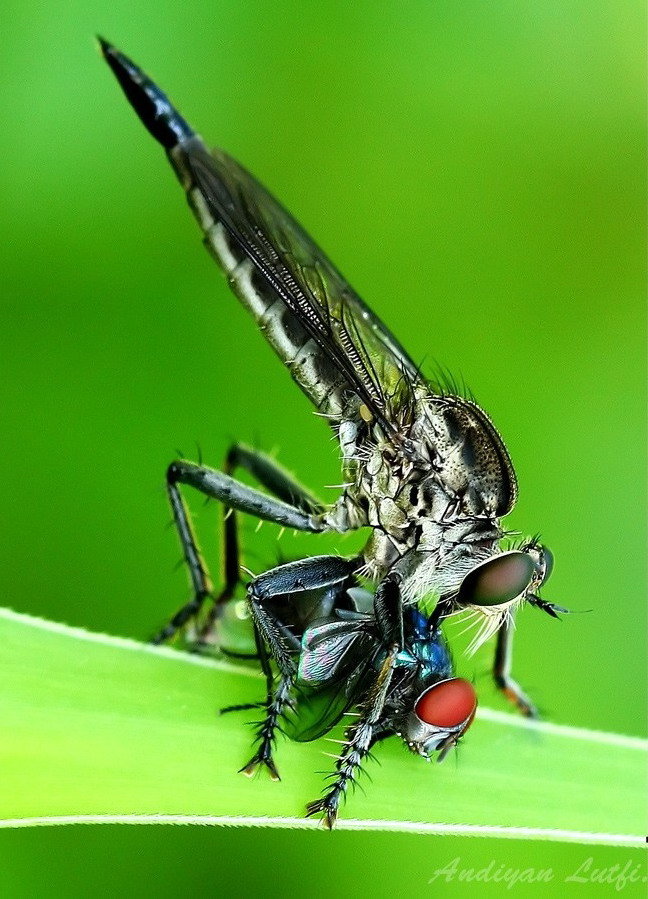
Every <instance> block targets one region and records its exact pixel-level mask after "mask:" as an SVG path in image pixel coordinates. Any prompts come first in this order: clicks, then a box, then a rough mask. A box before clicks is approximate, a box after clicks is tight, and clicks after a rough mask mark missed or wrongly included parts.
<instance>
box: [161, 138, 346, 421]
mask: <svg viewBox="0 0 648 899" xmlns="http://www.w3.org/2000/svg"><path fill="white" fill-rule="evenodd" d="M192 152H198V153H200V154H201V155H202V154H205V153H206V152H207V151H206V149H205V147H204V145H203V144H202V141H201V140H200V138H198V137H192V138H191V139H190V140H188V141H183V142H182V143H181V144H178V145H177V146H176V147H175V148H173V149H172V150H170V151H169V159H170V161H171V164H172V165H173V167H174V169H175V171H176V173H177V175H178V178H179V179H180V182H181V183H182V185H183V187H184V189H185V191H186V193H187V199H188V201H189V205H190V207H191V209H192V210H193V212H194V215H195V216H196V218H197V219H198V222H199V224H200V227H201V228H202V230H203V232H204V235H205V238H204V242H205V245H206V247H207V249H208V250H209V251H210V253H211V254H212V255H213V256H214V258H215V259H216V261H217V262H218V264H219V265H220V266H221V268H222V269H223V270H224V272H225V274H226V275H227V278H228V280H229V283H230V285H231V287H232V289H233V291H234V292H235V293H236V295H237V296H238V298H239V299H240V300H241V302H242V303H243V305H244V306H245V307H246V308H247V309H248V310H249V311H250V312H251V313H252V315H253V316H254V319H255V321H256V322H257V324H258V326H259V329H260V330H261V332H262V333H263V335H264V336H265V338H266V340H267V341H268V343H269V344H270V345H271V346H272V347H273V349H274V350H275V352H276V353H277V355H278V356H279V358H280V359H282V361H283V362H284V363H285V364H286V365H287V366H288V367H289V368H290V371H291V374H292V377H293V378H294V380H295V381H296V382H297V384H298V385H299V386H300V387H301V389H302V390H303V391H304V393H305V394H306V395H307V396H308V397H310V399H311V400H312V401H313V402H314V403H315V405H316V406H317V407H318V409H320V410H321V411H322V412H325V413H327V414H331V415H339V414H341V412H342V409H343V404H344V395H343V386H344V383H345V379H344V377H343V376H341V375H340V373H339V372H338V371H337V369H336V368H335V366H334V364H333V363H332V362H331V361H330V360H329V359H328V357H327V356H326V354H325V353H324V351H323V350H322V349H321V347H320V346H318V344H317V343H316V342H315V340H314V339H313V338H312V337H310V336H309V334H308V332H307V331H306V328H305V327H304V325H303V324H302V323H301V322H300V321H299V319H298V318H297V316H296V315H295V313H294V312H292V310H290V309H289V308H288V306H287V305H286V303H285V302H284V300H282V298H281V297H280V296H278V294H277V293H276V291H275V290H274V289H273V287H272V286H271V285H269V284H268V283H267V282H266V281H265V279H264V276H263V274H262V273H261V272H259V271H258V269H257V268H256V267H255V266H254V264H253V263H252V261H251V260H250V259H249V257H248V256H247V255H246V254H245V252H244V251H243V250H242V249H241V248H240V247H238V246H237V244H236V242H235V241H234V240H233V239H232V238H231V236H230V235H229V233H228V232H227V230H226V228H225V227H224V225H223V223H222V222H220V221H218V219H216V218H215V217H214V215H213V214H212V210H211V209H210V206H209V203H208V201H207V199H206V198H205V196H204V195H203V194H202V192H201V190H200V188H199V187H198V186H197V184H196V183H195V180H194V179H193V177H192V174H191V166H190V158H191V153H192Z"/></svg>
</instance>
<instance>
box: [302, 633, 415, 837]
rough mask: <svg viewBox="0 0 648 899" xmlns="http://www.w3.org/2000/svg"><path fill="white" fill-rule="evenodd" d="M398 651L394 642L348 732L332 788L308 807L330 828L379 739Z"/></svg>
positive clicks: (307, 811) (307, 815) (309, 815)
mask: <svg viewBox="0 0 648 899" xmlns="http://www.w3.org/2000/svg"><path fill="white" fill-rule="evenodd" d="M399 652H400V647H399V646H398V644H396V643H394V644H393V646H391V647H390V649H389V652H388V653H387V657H386V658H385V661H384V662H383V664H382V667H381V669H380V672H379V674H378V678H377V679H376V682H375V685H374V688H373V689H372V691H371V693H370V694H369V698H368V700H367V702H366V703H364V712H363V713H362V714H361V717H360V719H359V720H358V721H357V723H356V724H353V725H351V727H350V728H349V729H348V730H347V732H346V739H345V743H344V746H343V748H342V751H341V752H340V755H339V756H338V757H337V762H336V765H335V769H336V773H335V775H331V776H334V778H335V780H334V783H333V786H332V787H331V788H330V789H329V790H327V792H326V793H325V795H324V796H323V797H322V798H321V799H317V800H315V802H310V803H309V804H308V805H307V806H306V817H311V815H318V814H323V815H324V822H325V824H326V826H327V827H328V828H329V829H330V828H332V827H333V825H334V824H335V819H336V818H337V813H338V808H339V806H340V803H341V802H342V800H343V799H344V797H345V796H346V792H347V790H348V788H349V786H350V785H354V784H355V781H356V779H357V777H358V774H359V773H360V770H361V767H362V763H363V761H364V760H365V758H366V757H367V756H368V755H369V752H370V750H371V747H372V746H373V744H374V743H375V742H376V740H377V739H378V737H379V728H380V719H381V716H382V712H383V708H384V705H385V700H386V698H387V693H388V691H389V687H390V684H391V680H392V675H393V672H394V668H395V666H396V659H397V656H398V653H399Z"/></svg>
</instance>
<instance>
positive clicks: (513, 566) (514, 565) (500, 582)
mask: <svg viewBox="0 0 648 899" xmlns="http://www.w3.org/2000/svg"><path fill="white" fill-rule="evenodd" d="M534 575H535V565H534V563H533V559H532V558H531V556H529V555H528V553H524V552H519V551H513V552H508V553H502V555H501V556H495V558H493V559H489V560H488V561H487V562H483V563H482V564H481V565H478V566H477V567H476V568H473V570H472V571H469V572H468V574H467V575H466V577H465V578H464V579H463V581H462V583H461V587H459V593H458V595H457V600H458V602H459V603H461V604H462V605H474V606H498V605H501V604H502V603H507V602H511V601H512V600H514V599H516V598H517V597H518V596H521V594H522V593H524V591H525V590H526V589H527V588H528V587H529V585H530V584H531V581H532V580H533V578H534Z"/></svg>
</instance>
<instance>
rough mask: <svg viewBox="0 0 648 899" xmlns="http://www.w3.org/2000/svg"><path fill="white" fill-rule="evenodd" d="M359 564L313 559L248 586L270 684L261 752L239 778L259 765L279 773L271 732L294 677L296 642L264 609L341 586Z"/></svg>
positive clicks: (261, 729) (282, 568)
mask: <svg viewBox="0 0 648 899" xmlns="http://www.w3.org/2000/svg"><path fill="white" fill-rule="evenodd" d="M358 565H359V560H357V559H342V558H340V557H339V556H315V557H313V558H311V559H302V560H300V561H298V562H289V563H287V564H286V565H279V566H278V567H277V568H273V569H271V570H270V571H267V572H265V573H264V574H262V575H259V577H257V578H255V579H254V580H253V581H251V582H250V584H249V585H248V605H249V607H250V612H251V614H252V620H253V622H254V628H255V634H256V636H257V646H258V649H259V655H260V657H261V660H262V664H263V660H264V657H265V662H266V666H267V667H264V671H265V674H266V680H267V685H268V694H267V701H266V715H265V719H264V721H262V722H261V724H260V726H259V730H258V733H257V740H258V742H259V748H258V750H257V751H256V752H255V754H254V755H253V756H252V758H251V759H250V761H249V762H248V763H247V765H245V766H244V767H243V768H241V771H242V773H243V774H246V775H248V776H251V775H252V774H254V772H255V771H256V769H257V768H258V766H259V765H265V767H266V768H268V770H269V771H270V774H271V776H272V778H273V779H274V780H278V779H279V773H278V771H277V768H276V766H275V764H274V761H273V760H272V746H273V743H274V740H275V731H276V729H277V726H278V724H279V720H280V719H281V716H282V715H283V713H284V711H285V709H286V707H287V706H288V705H289V704H290V694H291V691H292V687H293V684H294V682H295V679H296V677H297V666H296V664H295V655H296V654H297V653H298V652H299V646H300V644H299V641H298V640H297V638H296V637H295V636H293V635H292V634H291V633H290V631H289V630H288V629H287V628H286V627H284V626H283V625H282V624H281V622H280V621H279V620H278V619H277V617H276V616H275V615H274V614H273V612H272V611H271V610H270V609H269V608H268V605H267V603H268V601H269V600H272V598H273V597H276V596H285V595H290V596H293V595H295V594H299V593H302V592H305V591H309V590H318V589H326V588H327V587H334V586H335V585H336V584H342V583H344V581H346V580H347V578H349V577H350V575H351V574H352V573H353V571H354V570H355V569H356V568H357V567H358ZM266 647H267V651H268V653H269V655H270V656H271V657H272V659H274V661H275V663H276V665H277V668H278V669H279V681H278V684H277V686H276V688H274V685H273V679H272V675H271V673H270V666H269V664H268V660H267V655H266Z"/></svg>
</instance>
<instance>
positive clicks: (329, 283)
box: [183, 140, 419, 430]
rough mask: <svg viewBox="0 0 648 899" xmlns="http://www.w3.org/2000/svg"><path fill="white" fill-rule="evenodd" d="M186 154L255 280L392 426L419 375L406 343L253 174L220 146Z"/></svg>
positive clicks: (191, 145)
mask: <svg viewBox="0 0 648 899" xmlns="http://www.w3.org/2000/svg"><path fill="white" fill-rule="evenodd" d="M183 154H184V155H185V161H186V164H187V166H188V168H189V170H190V172H191V176H192V180H193V181H194V183H195V185H196V186H197V188H198V190H199V191H200V194H201V195H202V197H203V198H204V201H205V203H206V204H207V207H208V209H209V211H210V213H211V215H212V216H213V217H214V219H215V221H216V222H218V223H220V224H222V226H223V227H224V229H225V231H226V232H227V235H228V238H229V243H230V246H232V247H234V248H236V249H237V250H238V252H239V253H240V254H242V256H243V258H247V259H249V260H250V261H251V263H252V265H253V266H254V269H255V275H256V278H255V283H256V284H258V283H259V279H261V281H262V282H264V284H265V287H266V289H267V288H269V289H270V290H271V291H272V292H273V293H274V294H275V295H276V296H277V298H279V299H281V301H282V305H283V307H284V309H283V310H281V309H280V310H277V311H276V314H277V315H279V314H281V313H282V312H283V316H284V320H285V326H286V327H287V328H289V327H290V324H291V320H295V321H296V322H297V323H298V324H299V325H300V326H301V327H302V328H303V329H304V331H305V333H306V335H307V336H308V337H309V338H311V339H312V340H313V341H314V342H315V344H316V345H317V347H319V350H320V351H321V353H323V354H324V355H325V356H326V357H327V359H328V360H329V362H332V363H333V364H334V367H335V370H336V372H337V373H339V375H341V376H342V379H343V381H344V387H345V388H346V390H347V391H351V392H352V393H353V394H355V396H356V397H357V398H358V400H359V402H360V403H362V404H364V405H365V406H366V408H367V410H368V411H369V412H370V413H371V414H372V415H373V417H375V418H376V419H378V420H379V421H380V422H381V424H382V425H383V426H384V427H386V428H387V429H388V430H391V429H392V422H391V416H392V414H393V412H394V409H393V407H394V404H396V405H401V404H403V403H407V402H410V401H412V397H411V395H410V393H411V385H412V384H414V383H415V382H416V381H417V380H418V377H419V375H418V369H417V367H416V365H415V364H414V363H413V361H412V360H411V359H410V357H409V356H408V355H407V353H406V352H405V350H404V349H403V347H402V346H401V345H400V343H399V342H398V341H397V340H396V338H395V337H394V336H393V335H392V334H391V333H390V332H389V331H388V330H387V328H386V327H385V325H384V324H383V323H382V322H381V321H380V319H379V318H378V317H377V316H376V315H374V313H373V312H371V310H370V309H369V308H368V307H367V306H366V305H365V303H363V301H362V300H361V299H360V298H359V297H358V295H357V294H356V293H355V292H354V291H353V289H352V288H351V287H350V286H349V284H348V283H347V282H346V280H345V279H344V278H343V276H342V275H341V274H340V272H339V271H338V270H337V269H336V268H335V267H334V266H333V264H332V263H331V262H330V261H329V259H328V258H327V257H326V255H325V254H324V253H323V252H322V251H321V250H320V249H319V247H317V245H316V244H315V243H314V242H313V241H312V239H311V238H310V237H309V236H308V234H307V233H306V232H305V231H304V229H303V228H302V227H301V226H300V225H299V224H298V223H297V222H296V221H295V220H294V219H293V218H292V216H291V215H290V214H289V213H288V212H287V211H286V210H285V209H284V208H283V207H282V206H281V205H280V203H279V202H278V201H277V200H276V199H275V198H274V197H273V196H271V194H270V193H269V192H268V191H267V190H266V189H265V188H264V187H263V186H262V185H261V184H259V182H258V181H257V180H256V179H255V178H254V177H253V176H252V175H251V174H250V173H249V172H247V171H246V170H245V169H244V168H243V167H242V166H240V165H239V164H238V163H237V162H236V161H235V160H234V159H232V158H231V157H230V156H228V155H227V154H226V153H224V152H222V151H221V150H214V151H213V153H211V154H210V153H208V152H207V151H206V149H205V147H204V145H203V144H202V142H201V141H199V140H194V141H190V142H188V143H187V144H185V145H184V146H183ZM286 312H287V313H288V316H287V319H286ZM302 386H303V387H304V385H302ZM307 387H308V385H306V387H305V389H306V391H307V392H308V389H307Z"/></svg>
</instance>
